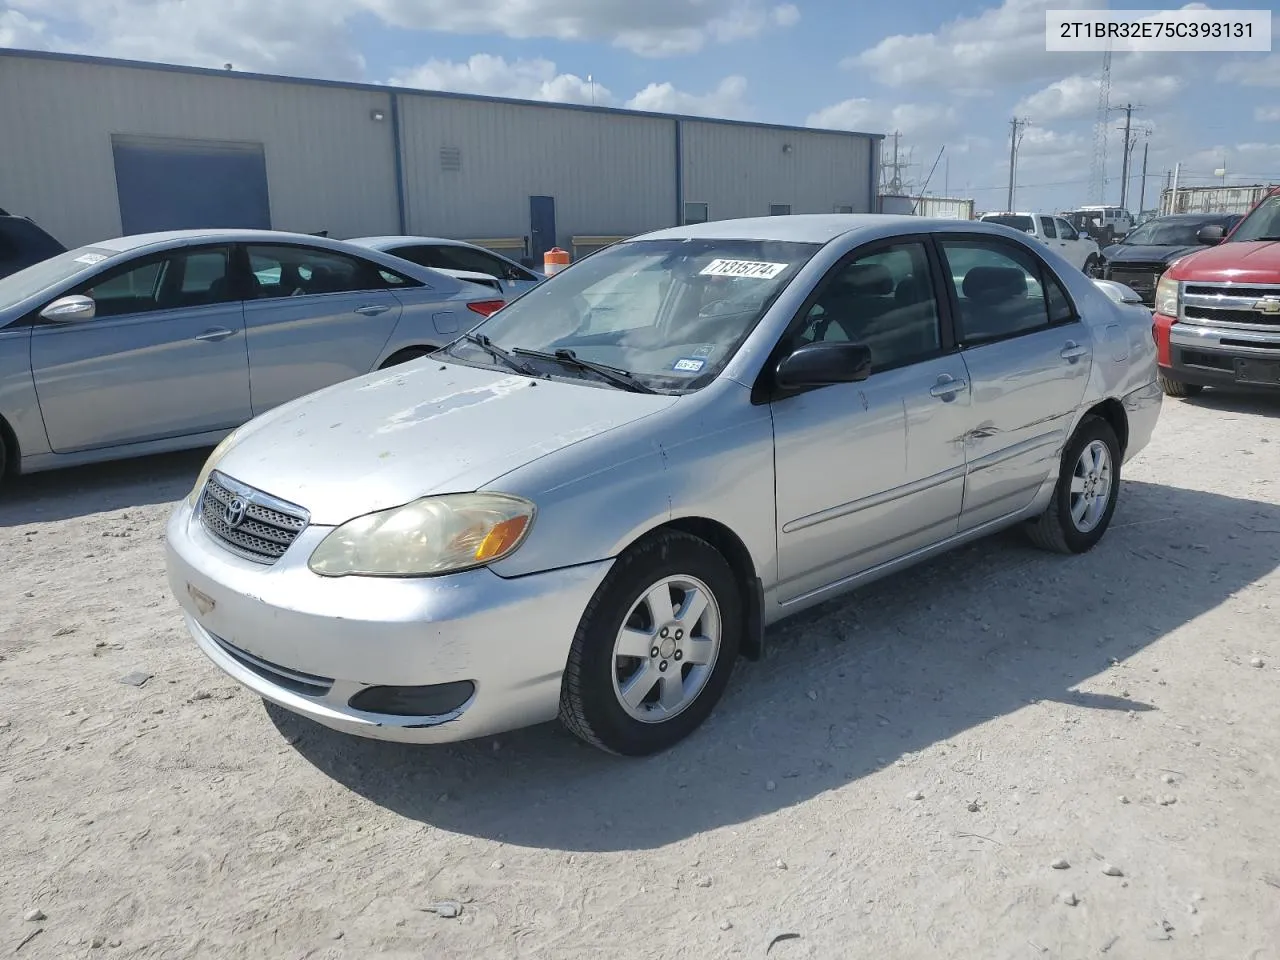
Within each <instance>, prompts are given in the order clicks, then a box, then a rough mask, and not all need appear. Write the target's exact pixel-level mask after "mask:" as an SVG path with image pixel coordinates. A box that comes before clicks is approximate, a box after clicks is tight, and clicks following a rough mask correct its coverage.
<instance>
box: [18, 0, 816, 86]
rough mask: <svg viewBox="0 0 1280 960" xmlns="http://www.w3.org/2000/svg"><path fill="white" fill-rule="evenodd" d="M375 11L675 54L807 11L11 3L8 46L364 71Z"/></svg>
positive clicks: (568, 3) (582, 0) (661, 6)
mask: <svg viewBox="0 0 1280 960" xmlns="http://www.w3.org/2000/svg"><path fill="white" fill-rule="evenodd" d="M369 15H372V16H373V17H375V18H377V19H378V20H380V21H381V22H382V23H383V24H385V25H389V26H393V27H399V28H402V29H408V30H421V31H426V30H437V31H444V32H449V33H463V34H498V35H502V36H508V37H517V38H551V39H556V40H569V41H594V42H603V43H609V44H612V45H614V46H617V47H620V48H623V49H626V50H630V51H631V52H633V53H637V54H640V55H642V56H648V57H665V56H675V55H681V54H690V53H695V52H697V51H699V50H701V49H702V48H703V47H705V46H706V45H707V44H709V43H731V42H734V41H736V40H741V39H745V38H749V37H755V36H758V35H760V34H761V33H763V32H764V31H765V30H767V29H770V28H774V29H776V28H780V27H788V26H791V25H793V24H794V23H795V22H796V21H797V19H798V17H799V11H798V9H797V8H795V7H794V5H792V4H784V5H782V6H777V5H774V4H771V3H770V0H692V2H691V0H645V2H644V3H637V2H635V0H461V2H459V0H269V2H265V0H4V6H3V9H2V10H0V45H2V46H41V47H51V48H54V49H60V50H66V51H70V52H77V53H95V54H100V55H106V56H120V57H131V58H136V59H143V60H159V61H164V62H168V63H185V64H193V65H196V66H222V65H223V64H224V63H232V64H234V66H235V68H236V69H239V70H249V71H261V72H271V73H284V74H296V75H303V76H317V77H327V78H334V79H363V78H364V77H365V63H364V60H363V58H362V57H361V56H360V53H359V51H358V48H357V46H356V44H355V40H354V38H353V37H352V32H351V22H352V21H353V20H355V19H356V18H358V17H361V16H369Z"/></svg>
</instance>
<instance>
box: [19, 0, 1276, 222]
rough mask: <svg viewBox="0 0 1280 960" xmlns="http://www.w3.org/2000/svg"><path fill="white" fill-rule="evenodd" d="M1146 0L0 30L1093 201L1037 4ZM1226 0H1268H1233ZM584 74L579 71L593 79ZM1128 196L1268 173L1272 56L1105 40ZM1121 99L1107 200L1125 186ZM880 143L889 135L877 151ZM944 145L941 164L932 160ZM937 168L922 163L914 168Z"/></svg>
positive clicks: (98, 23)
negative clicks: (590, 106) (783, 142)
mask: <svg viewBox="0 0 1280 960" xmlns="http://www.w3.org/2000/svg"><path fill="white" fill-rule="evenodd" d="M1162 5H1163V6H1166V7H1170V8H1177V7H1178V6H1189V7H1207V6H1210V5H1209V4H1204V3H1190V4H1176V3H1169V2H1165V3H1164V4H1161V3H1160V2H1158V0H1146V2H1139V3H1132V4H1131V3H1124V2H1116V3H1110V4H1108V3H1106V2H1105V0H892V2H884V0H791V2H782V3H780V2H778V0H0V47H6V46H7V47H19V48H25V49H43V50H56V51H66V52H74V53H87V54H94V55H98V56H110V57H124V58H129V59H137V60H154V61H162V62H167V63H181V64H192V65H196V66H210V67H223V66H224V65H225V64H228V63H230V64H232V66H233V68H234V69H236V70H243V71H252V72H261V73H275V74H285V75H291V76H304V77H323V78H327V79H338V80H358V81H364V82H372V83H389V84H399V85H404V86H410V87H418V88H425V89H438V90H456V91H463V92H470V93H482V94H492V95H497V96H505V97H517V98H526V99H536V100H549V101H564V102H572V103H591V102H595V103H597V104H601V105H611V106H624V107H630V108H632V109H641V110H658V111H664V112H673V113H684V114H696V115H707V116H717V117H729V118H734V119H746V120H760V121H765V122H771V123H784V124H795V125H799V126H818V127H828V128H839V129H851V130H860V131H866V132H871V133H885V134H891V133H893V132H894V131H899V132H900V133H901V139H900V147H899V151H900V157H901V158H902V159H903V160H908V159H909V160H910V161H911V166H909V167H907V168H906V169H904V170H903V174H904V176H905V177H906V178H907V179H908V180H910V181H913V182H914V185H915V186H916V188H917V189H922V188H925V187H926V183H925V181H926V180H927V190H928V192H930V193H932V194H934V195H937V196H942V195H949V196H960V197H972V198H974V199H975V201H976V205H977V209H978V210H979V211H981V210H999V209H1004V207H1005V204H1006V200H1007V197H1006V193H1007V184H1008V170H1009V141H1010V123H1009V121H1010V119H1011V118H1014V117H1019V118H1026V119H1028V120H1029V121H1030V122H1029V124H1028V125H1027V126H1026V128H1025V131H1024V132H1023V134H1022V138H1021V141H1020V148H1019V161H1018V184H1019V188H1018V193H1017V197H1016V201H1015V207H1016V208H1018V209H1055V210H1056V209H1066V208H1070V207H1072V206H1075V205H1077V204H1080V203H1085V202H1089V201H1090V200H1091V199H1092V198H1091V197H1090V196H1089V181H1090V169H1091V166H1092V162H1093V158H1094V155H1095V136H1094V128H1095V117H1096V114H1097V101H1098V78H1099V72H1100V69H1101V65H1102V54H1100V53H1046V52H1045V26H1044V23H1045V21H1044V11H1045V9H1046V8H1053V9H1066V8H1081V9H1086V8H1104V7H1108V6H1110V7H1111V8H1113V9H1125V8H1137V9H1144V8H1145V9H1150V8H1152V7H1157V6H1162ZM1213 6H1218V7H1220V8H1221V7H1224V6H1225V8H1227V9H1242V8H1257V9H1274V7H1275V3H1274V2H1273V3H1270V4H1267V3H1259V2H1258V0H1232V2H1229V3H1227V4H1225V5H1223V4H1214V5H1213ZM589 78H590V79H589ZM1111 102H1112V104H1113V105H1115V104H1119V105H1122V104H1125V103H1133V104H1135V105H1136V106H1137V109H1135V110H1134V112H1133V115H1132V121H1133V129H1134V136H1135V138H1136V144H1137V145H1136V149H1135V161H1134V164H1133V171H1134V176H1133V179H1132V180H1131V184H1130V202H1129V204H1128V206H1129V207H1130V209H1133V210H1137V209H1138V205H1139V204H1138V200H1137V196H1138V192H1139V187H1140V180H1139V174H1140V172H1141V167H1142V153H1143V149H1144V146H1145V148H1146V150H1147V153H1148V164H1147V165H1148V178H1147V192H1146V196H1147V207H1151V206H1153V205H1154V204H1155V202H1156V199H1155V198H1156V197H1157V195H1158V191H1159V188H1160V186H1161V185H1162V182H1163V180H1164V176H1165V173H1166V171H1168V170H1172V169H1173V167H1174V165H1175V163H1181V174H1180V182H1181V183H1183V184H1209V183H1221V182H1224V181H1223V178H1222V177H1219V176H1215V175H1214V171H1215V170H1216V169H1221V168H1224V167H1225V169H1226V171H1227V173H1226V178H1225V182H1227V183H1237V184H1242V183H1254V182H1259V181H1266V180H1268V179H1273V180H1276V181H1280V53H1235V54H1214V53H1117V54H1115V55H1114V57H1113V62H1112V96H1111ZM1123 119H1124V118H1123V114H1121V113H1113V114H1112V116H1111V122H1110V124H1109V128H1108V134H1107V135H1108V144H1107V173H1108V180H1107V185H1106V192H1105V201H1106V202H1108V203H1116V202H1118V200H1119V197H1120V185H1121V176H1120V167H1121V153H1122V144H1123V134H1122V133H1121V132H1120V130H1119V126H1120V125H1121V124H1122V122H1123ZM891 143H892V141H886V149H885V153H886V155H887V154H888V153H890V152H891V150H892V146H891ZM939 156H941V160H940V161H939V162H938V163H937V164H936V167H935V159H936V158H938V157H939ZM931 170H932V174H931V175H930V173H931Z"/></svg>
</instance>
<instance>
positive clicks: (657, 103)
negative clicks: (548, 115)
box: [391, 53, 751, 119]
mask: <svg viewBox="0 0 1280 960" xmlns="http://www.w3.org/2000/svg"><path fill="white" fill-rule="evenodd" d="M391 82H392V83H393V84H395V85H398V86H406V87H419V88H422V89H426V90H450V91H454V92H457V93H479V94H484V95H485V96H491V97H511V98H514V99H517V100H545V101H549V102H553V103H579V104H587V103H595V104H596V105H597V106H602V107H618V106H622V107H627V108H629V109H631V110H652V111H656V112H659V113H685V114H691V115H696V116H704V117H726V118H729V119H740V118H744V117H746V116H748V115H750V112H751V110H750V107H749V106H748V104H747V102H746V93H747V81H746V80H745V79H744V78H742V77H739V76H731V77H725V78H724V79H723V80H721V81H720V83H719V84H718V85H717V86H716V87H715V89H713V90H711V91H710V92H708V93H704V94H695V93H688V92H686V91H683V90H679V89H677V88H676V87H675V86H674V85H672V84H670V83H651V84H649V85H648V86H647V87H645V88H644V89H643V90H641V91H640V92H639V93H637V94H636V95H635V96H633V97H631V98H630V99H629V100H626V101H625V102H623V101H622V100H621V99H620V98H619V97H618V96H617V95H616V94H614V92H613V91H612V90H610V89H609V88H608V87H607V86H605V85H604V84H602V83H599V82H596V83H595V84H594V89H593V85H592V83H591V82H590V81H589V80H587V78H585V77H580V76H577V75H576V74H572V73H558V72H557V71H556V65H555V64H554V63H553V62H552V61H550V60H544V59H541V58H539V59H535V60H512V61H508V60H506V59H505V58H503V57H497V56H492V55H490V54H486V53H478V54H476V55H475V56H473V57H470V58H469V59H467V60H464V61H457V62H455V61H451V60H428V61H427V62H426V63H424V64H422V65H420V66H417V67H414V68H413V69H412V70H406V71H404V72H402V73H399V74H396V76H395V77H394V78H392V81H391Z"/></svg>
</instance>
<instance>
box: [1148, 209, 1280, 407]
mask: <svg viewBox="0 0 1280 960" xmlns="http://www.w3.org/2000/svg"><path fill="white" fill-rule="evenodd" d="M1206 231H1208V232H1207V233H1206ZM1215 231H1216V234H1215V233H1214V232H1215ZM1211 234H1213V235H1211ZM1200 239H1201V240H1202V241H1204V242H1212V243H1214V245H1213V246H1210V247H1206V248H1205V249H1204V250H1199V251H1197V252H1195V253H1192V254H1189V255H1188V256H1185V257H1182V258H1180V259H1178V260H1175V261H1174V262H1173V263H1171V264H1170V265H1169V267H1168V269H1167V270H1165V272H1164V274H1163V275H1162V276H1161V277H1160V281H1159V283H1158V284H1157V285H1156V296H1155V316H1154V327H1153V330H1152V333H1153V335H1154V336H1155V341H1156V348H1157V359H1158V362H1159V364H1160V374H1159V375H1160V385H1161V387H1163V388H1164V392H1165V393H1166V394H1168V395H1169V396H1171V397H1187V396H1192V395H1194V394H1197V393H1199V392H1200V391H1201V390H1203V389H1204V388H1205V387H1230V386H1251V387H1272V388H1274V389H1280V187H1276V188H1274V189H1272V190H1271V192H1270V193H1268V194H1267V195H1266V196H1265V197H1263V198H1262V199H1261V200H1259V201H1258V203H1257V204H1256V205H1255V206H1254V208H1253V209H1252V210H1250V211H1249V213H1248V215H1246V216H1245V218H1244V219H1243V220H1241V221H1240V222H1239V223H1237V224H1236V225H1235V228H1234V229H1233V230H1232V231H1231V232H1230V233H1229V234H1227V235H1226V237H1225V238H1223V237H1222V228H1221V227H1218V226H1213V227H1203V228H1201V237H1200Z"/></svg>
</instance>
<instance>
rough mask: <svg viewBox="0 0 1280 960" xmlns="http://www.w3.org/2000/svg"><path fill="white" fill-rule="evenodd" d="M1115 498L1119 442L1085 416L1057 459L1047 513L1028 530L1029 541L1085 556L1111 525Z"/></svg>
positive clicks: (1098, 419) (1103, 424) (1097, 420)
mask: <svg viewBox="0 0 1280 960" xmlns="http://www.w3.org/2000/svg"><path fill="white" fill-rule="evenodd" d="M1119 493H1120V443H1119V441H1117V440H1116V434H1115V431H1114V430H1112V429H1111V424H1109V423H1107V421H1105V420H1103V419H1102V418H1101V417H1095V416H1089V417H1086V418H1085V419H1084V420H1083V421H1082V422H1081V424H1080V426H1079V427H1077V428H1076V432H1075V433H1074V434H1073V435H1072V437H1071V440H1070V442H1068V444H1067V447H1066V449H1065V450H1064V451H1063V454H1062V466H1061V467H1060V468H1059V471H1058V483H1057V485H1056V486H1055V487H1054V489H1053V499H1052V500H1051V501H1050V502H1049V507H1048V509H1046V510H1045V512H1044V513H1042V514H1041V515H1040V516H1039V517H1037V518H1036V519H1035V520H1032V521H1031V522H1030V523H1029V524H1028V525H1027V533H1028V535H1029V536H1030V537H1031V542H1032V543H1034V544H1035V545H1036V546H1038V547H1040V548H1041V549H1043V550H1049V551H1051V552H1053V553H1084V552H1085V551H1086V550H1091V549H1093V547H1094V546H1095V545H1096V544H1097V542H1098V541H1099V540H1101V539H1102V535H1103V534H1104V533H1106V532H1107V527H1108V526H1110V525H1111V516H1112V514H1114V513H1115V509H1116V499H1117V498H1118V495H1119Z"/></svg>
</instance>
